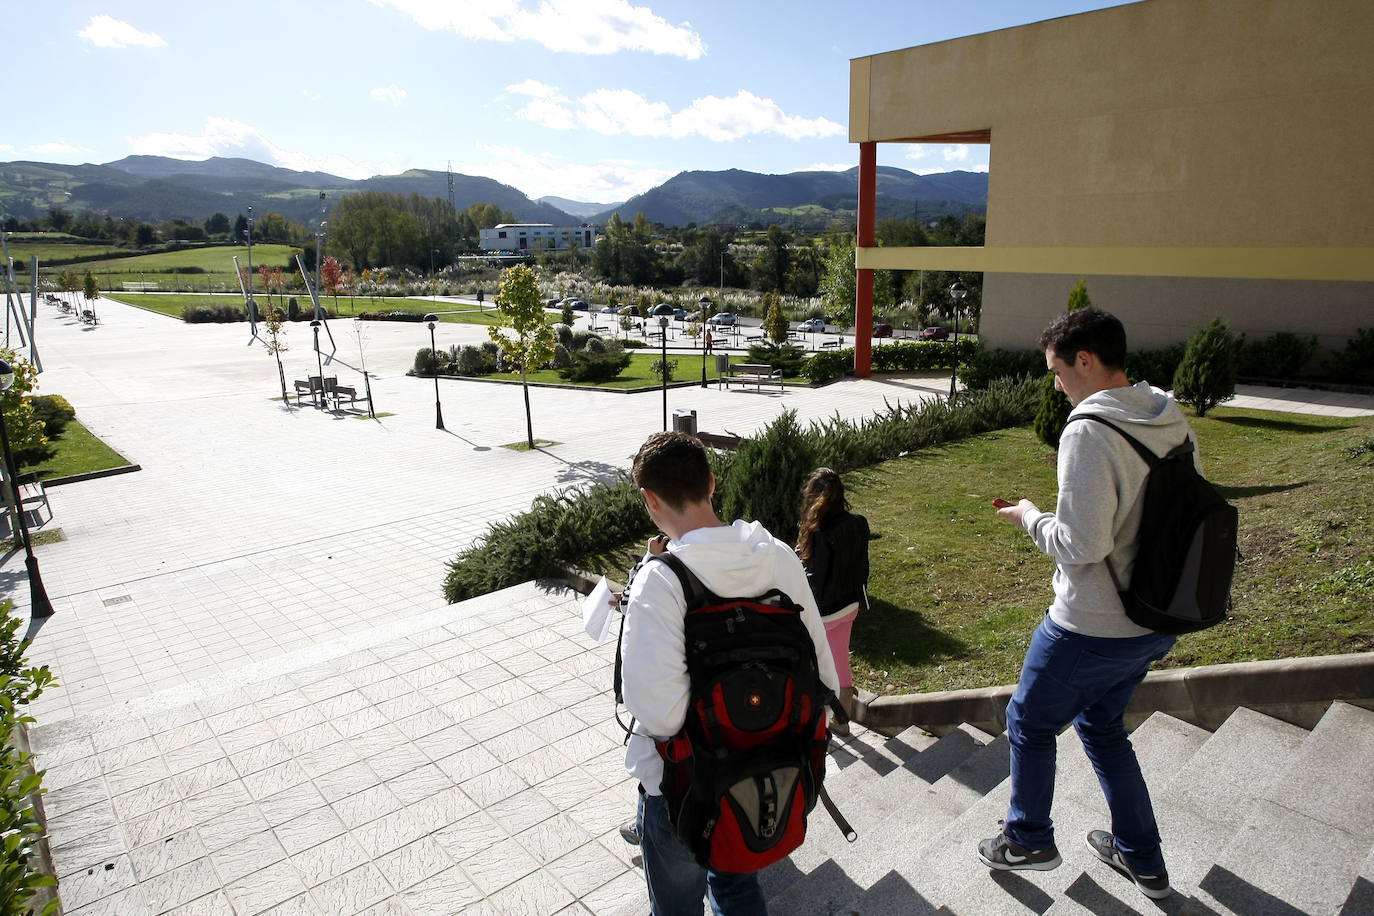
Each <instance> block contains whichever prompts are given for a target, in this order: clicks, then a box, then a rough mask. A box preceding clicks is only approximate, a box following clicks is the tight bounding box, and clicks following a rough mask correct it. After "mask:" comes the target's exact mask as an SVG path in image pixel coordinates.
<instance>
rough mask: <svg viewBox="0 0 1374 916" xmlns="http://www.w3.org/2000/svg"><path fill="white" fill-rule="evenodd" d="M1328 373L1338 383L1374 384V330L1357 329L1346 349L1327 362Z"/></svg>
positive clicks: (1346, 344)
mask: <svg viewBox="0 0 1374 916" xmlns="http://www.w3.org/2000/svg"><path fill="white" fill-rule="evenodd" d="M1326 371H1327V372H1328V373H1329V374H1330V375H1331V377H1332V379H1334V380H1335V381H1338V382H1351V383H1354V384H1371V383H1374V328H1357V329H1356V331H1355V336H1354V337H1352V338H1350V339H1349V340H1347V341H1346V343H1345V349H1344V350H1342V351H1341V352H1339V353H1335V354H1332V356H1331V358H1330V359H1329V360H1327V362H1326Z"/></svg>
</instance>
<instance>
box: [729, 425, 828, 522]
mask: <svg viewBox="0 0 1374 916" xmlns="http://www.w3.org/2000/svg"><path fill="white" fill-rule="evenodd" d="M815 468H816V449H815V444H814V442H813V440H812V437H810V436H808V435H806V434H805V433H804V432H803V431H802V429H801V427H800V426H799V425H798V424H797V412H796V411H795V410H785V411H783V412H782V413H781V414H779V415H778V417H777V419H775V420H774V421H773V422H772V423H770V424H769V425H768V428H767V429H765V430H764V432H763V435H761V436H759V437H758V438H755V439H746V440H745V441H744V443H743V444H742V445H741V446H740V448H739V450H738V451H737V452H736V453H735V460H734V461H732V462H731V463H730V470H729V472H728V473H727V474H726V476H725V478H724V479H723V480H721V481H720V482H719V484H718V485H717V489H718V490H719V491H720V507H721V512H722V513H723V514H724V517H725V518H726V519H727V520H729V519H736V518H742V519H746V520H750V521H759V522H762V523H763V526H764V527H765V528H767V529H768V530H769V531H770V532H772V533H773V535H774V536H775V537H778V538H781V539H782V540H784V541H786V542H787V543H789V544H790V543H793V542H795V541H796V540H797V526H798V524H799V522H800V512H801V495H802V484H804V483H805V482H806V478H807V477H808V476H809V475H810V474H811V471H812V470H814V469H815Z"/></svg>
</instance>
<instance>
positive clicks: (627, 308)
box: [620, 305, 639, 318]
mask: <svg viewBox="0 0 1374 916" xmlns="http://www.w3.org/2000/svg"><path fill="white" fill-rule="evenodd" d="M620 314H622V315H629V316H630V317H631V318H638V317H639V306H637V305H622V306H621V307H620Z"/></svg>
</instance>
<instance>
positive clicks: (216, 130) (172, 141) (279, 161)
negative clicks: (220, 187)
mask: <svg viewBox="0 0 1374 916" xmlns="http://www.w3.org/2000/svg"><path fill="white" fill-rule="evenodd" d="M125 140H126V141H127V142H128V144H129V147H130V151H131V152H133V153H135V154H138V155H145V156H166V157H168V158H170V159H197V160H199V159H208V158H210V157H211V156H231V157H233V156H237V157H242V158H244V159H253V160H255V161H257V162H265V163H267V164H268V165H276V166H280V167H282V168H285V169H294V170H296V171H298V172H312V171H320V172H329V173H330V174H331V175H340V176H342V177H344V178H369V177H371V176H373V175H382V174H392V173H395V172H399V171H404V169H405V168H406V167H407V166H406V165H405V164H402V163H399V162H396V161H385V162H377V161H358V160H354V159H349V158H348V157H346V156H341V155H338V154H333V155H328V156H311V155H309V154H307V153H299V152H294V151H292V150H284V149H282V148H280V147H278V146H277V145H276V144H274V143H272V141H270V140H268V139H267V138H266V137H264V136H263V135H262V134H261V133H259V132H258V131H257V129H256V128H253V127H251V126H249V125H247V124H244V123H243V122H241V121H235V120H232V119H230V118H206V120H205V129H204V131H203V132H202V133H200V134H175V133H153V134H146V135H144V136H142V137H125Z"/></svg>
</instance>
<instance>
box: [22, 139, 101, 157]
mask: <svg viewBox="0 0 1374 916" xmlns="http://www.w3.org/2000/svg"><path fill="white" fill-rule="evenodd" d="M29 152H31V153H41V154H43V155H45V156H75V155H78V154H79V153H89V152H92V150H89V149H86V148H85V147H84V146H72V145H71V144H70V143H62V142H60V141H58V142H54V143H35V144H34V145H33V146H30V147H29Z"/></svg>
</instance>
